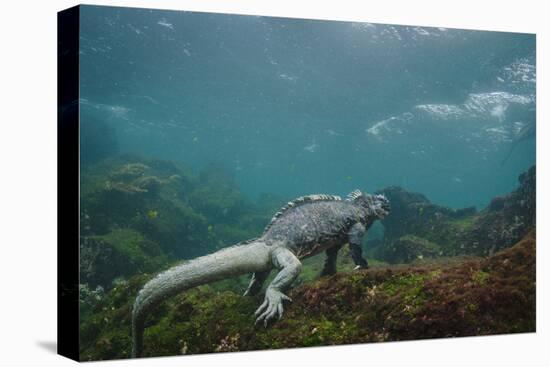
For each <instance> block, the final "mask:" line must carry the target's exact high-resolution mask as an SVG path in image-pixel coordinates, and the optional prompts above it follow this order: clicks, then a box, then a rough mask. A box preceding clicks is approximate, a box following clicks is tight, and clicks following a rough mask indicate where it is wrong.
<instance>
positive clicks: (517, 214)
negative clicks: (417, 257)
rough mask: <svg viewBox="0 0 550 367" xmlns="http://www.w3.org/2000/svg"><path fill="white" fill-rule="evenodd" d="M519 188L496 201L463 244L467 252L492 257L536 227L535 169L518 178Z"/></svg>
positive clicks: (467, 235) (474, 226)
mask: <svg viewBox="0 0 550 367" xmlns="http://www.w3.org/2000/svg"><path fill="white" fill-rule="evenodd" d="M519 183H520V185H519V187H518V188H517V189H516V190H514V191H512V192H511V193H510V194H508V195H506V196H501V197H497V198H494V199H493V200H492V201H491V203H490V204H489V205H488V206H487V208H486V209H484V210H483V211H482V212H481V213H480V216H479V219H478V220H477V221H476V222H475V223H474V225H473V227H472V228H471V230H470V231H468V232H467V233H465V235H464V237H463V238H462V239H461V241H462V242H463V243H464V245H465V249H464V250H465V252H466V253H471V254H476V255H490V254H493V253H494V252H495V251H498V250H500V249H503V248H506V247H509V246H511V245H513V244H514V243H515V242H517V241H518V240H519V239H520V238H522V237H523V236H525V235H526V234H527V233H528V232H529V231H530V230H532V229H533V228H534V227H535V225H536V195H535V190H536V169H535V166H532V167H531V168H530V169H529V170H528V171H526V172H524V173H522V174H521V175H520V176H519Z"/></svg>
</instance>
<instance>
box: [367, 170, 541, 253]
mask: <svg viewBox="0 0 550 367" xmlns="http://www.w3.org/2000/svg"><path fill="white" fill-rule="evenodd" d="M519 183H520V185H519V187H518V189H516V190H515V191H513V192H511V193H510V194H508V195H505V196H500V197H496V198H494V199H493V200H492V201H491V203H490V204H489V205H488V206H487V208H485V209H484V210H482V211H480V212H477V211H476V209H475V208H474V207H469V208H463V209H451V208H447V207H444V206H440V205H437V204H433V203H431V202H430V201H429V200H428V199H427V198H426V197H425V196H424V195H422V194H419V193H413V192H408V191H406V190H405V189H403V188H400V187H395V186H392V187H388V188H385V189H383V190H380V193H382V194H384V195H386V196H387V197H388V199H389V200H390V203H391V206H392V212H391V214H390V215H388V216H387V217H386V218H385V219H384V220H383V221H382V224H383V226H384V228H385V232H384V238H383V240H382V243H381V244H379V245H378V247H377V248H376V249H374V250H371V253H372V254H373V255H374V256H375V257H377V258H380V259H381V260H384V261H388V262H391V263H395V262H400V261H402V262H408V261H412V260H414V256H412V255H413V253H414V251H413V253H410V251H411V248H410V246H412V243H411V242H410V241H405V242H403V241H401V239H402V238H403V237H404V236H405V237H406V236H415V237H416V238H422V239H424V240H426V241H429V242H430V243H433V244H434V245H435V246H437V247H439V249H440V251H439V255H441V256H456V255H474V256H487V255H490V254H493V253H494V252H495V251H498V250H500V249H503V248H506V247H509V246H511V245H513V244H514V243H515V242H517V241H518V240H519V239H521V238H522V237H523V236H525V235H526V234H527V233H528V232H529V231H530V230H531V229H533V228H534V227H535V211H536V198H535V187H536V177H535V166H533V167H531V168H530V169H529V170H528V171H527V172H525V173H523V174H521V175H520V177H519ZM413 247H414V246H413ZM401 251H402V252H403V253H401ZM422 256H424V255H423V254H422Z"/></svg>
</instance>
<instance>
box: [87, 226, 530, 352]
mask: <svg viewBox="0 0 550 367" xmlns="http://www.w3.org/2000/svg"><path fill="white" fill-rule="evenodd" d="M535 264H536V257H535V234H534V232H531V233H529V234H528V235H527V236H526V237H525V238H524V239H523V240H521V241H520V242H519V243H517V244H516V245H515V246H513V247H511V248H509V249H506V250H504V251H502V252H499V253H497V254H495V255H494V256H491V257H488V258H469V259H466V260H464V259H457V260H456V261H454V262H450V263H448V262H445V263H443V262H441V263H438V262H433V263H430V264H415V265H408V266H386V267H377V268H374V269H369V270H361V271H354V272H347V273H346V272H339V273H337V274H335V275H333V276H329V277H323V278H320V279H317V280H315V281H312V282H308V283H304V284H302V285H300V286H298V287H296V288H294V289H292V290H290V292H289V296H290V297H291V298H292V299H293V302H292V303H291V304H289V305H288V307H285V314H284V316H283V318H282V319H281V320H279V321H277V322H276V323H275V324H273V325H272V326H271V327H268V328H263V327H259V328H258V327H255V326H254V317H253V316H252V315H253V313H254V310H255V309H256V308H257V307H258V305H259V304H260V303H261V302H262V297H263V296H262V295H261V294H260V295H258V296H255V297H242V296H241V294H240V293H235V292H231V291H216V290H215V289H213V287H212V286H210V285H205V286H202V287H199V288H195V289H192V290H189V291H187V292H184V293H183V294H180V295H178V296H176V297H174V298H172V299H169V300H167V301H166V302H165V303H164V304H163V305H162V306H160V307H159V309H158V310H157V311H156V312H154V314H152V315H151V317H152V321H151V326H150V327H149V328H148V329H147V330H146V332H145V335H144V340H145V344H144V347H145V349H144V356H147V357H152V356H167V355H177V354H197V353H212V352H217V351H245V350H259V349H278V348H295V347H306V346H322V345H340V344H350V343H353V344H356V343H372V342H381V341H399V340H417V339H426V338H444V337H458V336H472V335H493V334H502V333H525V332H534V331H535V325H536V317H535V314H536V302H535V288H536V283H535V281H536V277H535V274H536V273H535ZM149 278H150V276H142V275H140V276H136V277H133V278H131V279H129V280H128V282H125V283H123V284H120V285H117V286H116V287H115V288H113V289H112V290H110V291H108V292H106V293H105V294H104V295H103V296H102V297H101V299H100V300H98V301H97V303H96V307H95V308H94V310H93V312H91V313H90V314H89V315H87V316H86V317H84V318H83V319H82V324H81V344H80V348H81V349H80V357H81V359H82V360H98V359H112V358H127V357H129V356H130V351H131V335H130V329H131V327H130V325H131V324H130V323H131V309H132V308H131V307H132V303H133V300H134V297H135V295H136V293H137V292H138V291H139V289H140V287H141V285H142V284H143V283H145V282H146V281H147V279H149Z"/></svg>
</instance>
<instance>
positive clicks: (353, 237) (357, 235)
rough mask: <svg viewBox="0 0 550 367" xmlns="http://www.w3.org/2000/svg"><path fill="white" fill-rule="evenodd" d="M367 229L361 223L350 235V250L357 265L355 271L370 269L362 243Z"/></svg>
mask: <svg viewBox="0 0 550 367" xmlns="http://www.w3.org/2000/svg"><path fill="white" fill-rule="evenodd" d="M366 231H367V229H366V228H365V226H364V225H363V224H361V223H356V224H354V225H353V226H352V227H351V229H350V230H349V233H348V242H349V250H350V253H351V258H352V259H353V262H354V263H355V269H368V268H369V264H368V263H367V260H365V258H363V255H362V252H363V250H362V248H361V242H362V241H363V236H364V235H365V233H366Z"/></svg>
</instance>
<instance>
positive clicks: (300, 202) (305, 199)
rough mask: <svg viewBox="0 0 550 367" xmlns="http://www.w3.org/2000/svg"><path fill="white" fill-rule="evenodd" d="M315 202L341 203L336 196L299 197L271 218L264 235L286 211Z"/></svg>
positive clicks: (339, 198) (340, 199)
mask: <svg viewBox="0 0 550 367" xmlns="http://www.w3.org/2000/svg"><path fill="white" fill-rule="evenodd" d="M317 201H342V198H341V197H340V196H337V195H325V194H316V195H307V196H300V197H299V198H297V199H294V200H292V201H289V202H288V203H287V204H286V205H285V206H283V207H282V208H281V210H279V211H278V212H277V213H275V215H274V216H273V218H271V222H269V224H268V225H267V227H265V230H264V233H265V232H267V230H268V229H269V228H271V226H272V225H273V223H275V221H276V220H277V219H278V218H280V217H281V216H282V215H283V214H284V213H285V212H286V211H287V210H289V209H291V208H294V207H298V206H301V205H304V204H308V203H312V202H317Z"/></svg>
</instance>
